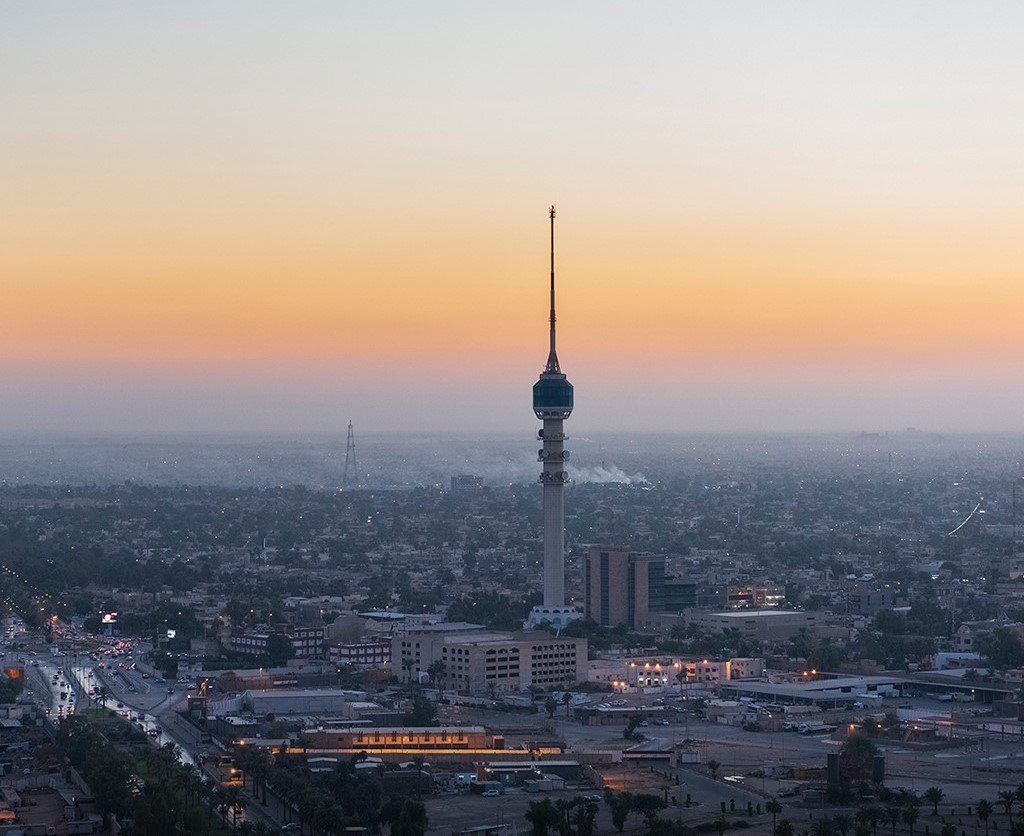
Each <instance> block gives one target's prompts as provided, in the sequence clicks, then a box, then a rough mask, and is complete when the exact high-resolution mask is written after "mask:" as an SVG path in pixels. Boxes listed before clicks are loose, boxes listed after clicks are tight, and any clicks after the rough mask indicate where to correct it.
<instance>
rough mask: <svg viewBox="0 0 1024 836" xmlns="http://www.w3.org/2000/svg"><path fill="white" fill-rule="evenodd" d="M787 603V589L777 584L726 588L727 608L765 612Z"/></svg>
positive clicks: (739, 585) (740, 585)
mask: <svg viewBox="0 0 1024 836" xmlns="http://www.w3.org/2000/svg"><path fill="white" fill-rule="evenodd" d="M785 603H786V587H785V586H783V585H782V584H777V583H760V584H759V583H754V584H750V583H745V584H729V585H728V586H726V588H725V601H724V604H725V608H726V609H730V610H763V609H768V608H771V607H781V606H782V605H783V604H785Z"/></svg>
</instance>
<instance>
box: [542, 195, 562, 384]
mask: <svg viewBox="0 0 1024 836" xmlns="http://www.w3.org/2000/svg"><path fill="white" fill-rule="evenodd" d="M548 215H549V217H550V218H551V314H550V318H549V328H550V342H551V348H550V350H549V351H548V363H547V366H545V367H544V371H545V372H548V373H554V374H558V373H559V372H560V371H561V369H560V368H559V367H558V354H557V353H556V352H555V207H554V206H552V207H551V208H550V209H549V210H548Z"/></svg>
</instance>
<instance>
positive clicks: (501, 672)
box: [441, 631, 587, 693]
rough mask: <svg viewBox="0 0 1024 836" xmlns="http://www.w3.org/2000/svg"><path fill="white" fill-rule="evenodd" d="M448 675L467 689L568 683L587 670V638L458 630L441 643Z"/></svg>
mask: <svg viewBox="0 0 1024 836" xmlns="http://www.w3.org/2000/svg"><path fill="white" fill-rule="evenodd" d="M441 661H442V662H443V663H444V666H445V674H444V680H445V684H446V685H447V686H448V687H449V688H454V689H456V690H458V691H463V692H465V693H493V692H503V691H523V690H526V689H527V688H529V687H531V686H536V687H538V688H556V687H567V686H572V685H575V684H576V683H578V682H579V681H580V680H581V679H583V678H585V676H586V664H587V642H586V639H574V638H564V637H555V636H552V635H551V634H549V633H546V632H540V631H538V632H530V633H514V634H511V635H510V634H504V635H502V634H491V635H488V636H479V637H475V636H460V637H457V638H453V639H450V640H448V641H446V642H445V643H444V646H443V647H442V648H441Z"/></svg>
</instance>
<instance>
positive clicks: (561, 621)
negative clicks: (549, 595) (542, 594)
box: [523, 605, 583, 630]
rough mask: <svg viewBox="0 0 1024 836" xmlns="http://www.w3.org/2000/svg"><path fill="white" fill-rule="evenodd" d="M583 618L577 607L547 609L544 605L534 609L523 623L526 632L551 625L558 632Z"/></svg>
mask: <svg viewBox="0 0 1024 836" xmlns="http://www.w3.org/2000/svg"><path fill="white" fill-rule="evenodd" d="M579 618H583V613H581V612H580V611H579V610H578V609H576V608H575V607H564V606H563V607H545V606H543V605H541V606H537V607H534V608H533V609H532V610H530V614H529V615H528V616H527V617H526V621H524V622H523V629H524V630H535V629H537V628H538V627H540V626H541V625H542V624H550V625H551V626H552V627H554V628H555V629H556V630H561V629H563V628H564V627H566V626H567V625H568V624H569V622H570V621H576V620H577V619H579Z"/></svg>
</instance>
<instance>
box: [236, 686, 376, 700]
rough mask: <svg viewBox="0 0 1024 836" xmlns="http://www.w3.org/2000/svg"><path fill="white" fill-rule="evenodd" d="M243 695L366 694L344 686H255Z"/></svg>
mask: <svg viewBox="0 0 1024 836" xmlns="http://www.w3.org/2000/svg"><path fill="white" fill-rule="evenodd" d="M242 696H243V697H246V696H248V697H266V696H271V697H281V698H283V699H288V698H299V699H308V698H310V697H354V698H355V699H353V700H351V701H352V702H355V701H356V700H358V699H360V698H363V697H365V696H366V692H365V691H350V690H347V689H345V688H257V689H250V690H248V691H245V692H243V694H242Z"/></svg>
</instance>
